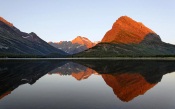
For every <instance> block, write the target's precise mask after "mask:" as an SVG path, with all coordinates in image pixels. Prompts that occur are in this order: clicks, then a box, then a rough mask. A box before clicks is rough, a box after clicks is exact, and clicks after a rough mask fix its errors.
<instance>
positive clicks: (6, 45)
mask: <svg viewBox="0 0 175 109" xmlns="http://www.w3.org/2000/svg"><path fill="white" fill-rule="evenodd" d="M54 53H56V54H57V56H63V55H67V53H65V52H64V51H62V50H59V49H56V48H54V47H52V46H51V45H49V44H48V43H47V42H45V41H44V40H42V39H41V38H39V37H38V36H37V35H36V34H35V33H33V32H31V33H25V32H21V31H20V30H19V29H18V28H16V27H15V26H14V25H13V24H12V23H10V22H8V21H6V20H5V19H4V18H2V17H0V55H1V56H10V55H15V56H17V55H42V56H44V55H50V54H54Z"/></svg>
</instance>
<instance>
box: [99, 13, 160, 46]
mask: <svg viewBox="0 0 175 109" xmlns="http://www.w3.org/2000/svg"><path fill="white" fill-rule="evenodd" d="M150 34H154V35H152V36H153V37H157V39H158V40H161V39H160V37H159V36H158V35H157V34H156V33H155V32H154V31H152V30H151V29H149V28H147V27H146V26H145V25H143V24H142V23H140V22H136V21H135V20H133V19H132V18H130V17H128V16H121V17H120V18H119V19H118V20H116V22H115V23H114V24H113V26H112V29H111V30H109V31H108V32H107V33H106V34H105V36H104V37H103V39H102V42H110V43H124V44H129V43H135V44H138V43H140V42H142V41H143V40H144V39H145V37H146V36H147V35H149V36H150Z"/></svg>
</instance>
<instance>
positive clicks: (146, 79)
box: [0, 60, 175, 109]
mask: <svg viewBox="0 0 175 109" xmlns="http://www.w3.org/2000/svg"><path fill="white" fill-rule="evenodd" d="M174 72H175V61H171V60H26V61H25V60H21V61H20V60H8V61H5V60H1V61H0V109H174V108H175V103H174V102H175V73H174Z"/></svg>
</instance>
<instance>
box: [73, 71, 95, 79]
mask: <svg viewBox="0 0 175 109" xmlns="http://www.w3.org/2000/svg"><path fill="white" fill-rule="evenodd" d="M96 73H97V72H96V71H94V70H92V69H90V68H87V69H86V70H85V71H82V72H78V73H74V72H72V76H73V77H74V78H76V79H77V80H79V81H80V80H84V79H87V78H88V77H89V76H91V75H92V74H96Z"/></svg>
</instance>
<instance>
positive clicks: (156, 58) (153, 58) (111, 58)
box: [0, 57, 175, 61]
mask: <svg viewBox="0 0 175 109" xmlns="http://www.w3.org/2000/svg"><path fill="white" fill-rule="evenodd" d="M0 60H172V61H175V57H115V58H114V57H109V58H0Z"/></svg>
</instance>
